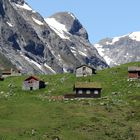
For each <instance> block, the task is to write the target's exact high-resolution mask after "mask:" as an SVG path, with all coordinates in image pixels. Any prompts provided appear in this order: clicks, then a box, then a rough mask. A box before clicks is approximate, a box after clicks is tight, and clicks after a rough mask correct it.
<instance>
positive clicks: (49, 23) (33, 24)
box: [0, 0, 107, 73]
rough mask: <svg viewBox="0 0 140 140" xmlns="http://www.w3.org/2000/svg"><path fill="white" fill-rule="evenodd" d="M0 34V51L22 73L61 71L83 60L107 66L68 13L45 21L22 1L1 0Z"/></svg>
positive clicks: (82, 62) (86, 35) (71, 68)
mask: <svg viewBox="0 0 140 140" xmlns="http://www.w3.org/2000/svg"><path fill="white" fill-rule="evenodd" d="M0 36H1V38H0V53H2V54H3V55H4V56H5V57H6V58H7V59H8V60H9V61H10V62H12V64H14V65H15V66H16V67H17V68H18V69H21V70H22V71H23V72H25V73H62V72H68V71H71V70H73V69H74V68H75V67H76V66H78V65H80V64H85V63H86V64H89V63H90V65H92V66H94V67H96V68H104V67H107V64H106V63H105V61H104V59H103V58H102V57H101V56H100V55H99V54H98V52H97V50H96V49H95V48H94V47H93V46H92V45H91V44H90V42H89V41H88V34H87V32H86V30H85V29H84V28H83V26H82V25H81V24H80V22H79V21H78V19H77V18H76V17H75V16H74V15H73V14H72V13H69V12H62V13H57V14H55V15H53V16H51V17H49V18H47V19H45V20H44V18H43V17H42V16H41V15H40V14H39V13H37V12H35V11H33V10H32V9H31V7H30V6H29V5H28V4H27V3H26V2H25V1H24V0H1V1H0Z"/></svg>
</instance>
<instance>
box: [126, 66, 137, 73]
mask: <svg viewBox="0 0 140 140" xmlns="http://www.w3.org/2000/svg"><path fill="white" fill-rule="evenodd" d="M132 71H135V72H138V71H140V67H135V66H132V67H128V72H132Z"/></svg>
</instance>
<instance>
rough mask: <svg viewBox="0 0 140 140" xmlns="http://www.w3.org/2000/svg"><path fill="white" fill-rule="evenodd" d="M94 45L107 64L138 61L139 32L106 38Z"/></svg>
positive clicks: (139, 51) (139, 55)
mask: <svg viewBox="0 0 140 140" xmlns="http://www.w3.org/2000/svg"><path fill="white" fill-rule="evenodd" d="M94 47H95V48H96V49H97V50H98V52H99V54H100V55H101V56H102V57H103V58H104V59H105V60H106V62H107V64H108V65H109V66H115V65H120V64H124V63H128V62H137V61H140V32H132V33H130V34H127V35H124V36H120V37H114V38H106V39H103V40H101V41H100V42H99V43H97V44H95V45H94Z"/></svg>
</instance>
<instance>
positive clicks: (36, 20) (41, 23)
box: [32, 17, 44, 25]
mask: <svg viewBox="0 0 140 140" xmlns="http://www.w3.org/2000/svg"><path fill="white" fill-rule="evenodd" d="M32 19H33V21H34V22H35V23H37V24H38V25H44V23H43V22H41V21H39V20H38V19H36V18H34V17H32Z"/></svg>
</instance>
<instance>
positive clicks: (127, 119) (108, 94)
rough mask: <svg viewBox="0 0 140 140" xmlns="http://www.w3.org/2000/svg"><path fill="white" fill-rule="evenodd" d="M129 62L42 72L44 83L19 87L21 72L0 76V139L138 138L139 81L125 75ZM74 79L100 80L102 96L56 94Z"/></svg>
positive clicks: (66, 90)
mask: <svg viewBox="0 0 140 140" xmlns="http://www.w3.org/2000/svg"><path fill="white" fill-rule="evenodd" d="M132 65H136V66H137V65H140V63H129V64H125V65H121V66H118V67H114V68H109V69H106V70H102V71H97V74H96V75H95V76H92V77H86V78H76V77H75V76H74V75H72V74H57V75H40V76H38V77H40V78H42V79H44V80H45V81H46V82H47V87H46V89H42V90H38V91H35V92H33V91H29V92H25V91H22V90H21V85H22V81H23V79H25V77H26V76H22V77H9V78H7V79H5V80H4V81H3V82H0V140H19V139H20V140H31V139H33V140H58V139H56V138H58V137H59V139H60V140H139V139H140V102H139V100H140V81H128V79H127V67H128V66H132ZM75 81H97V82H100V83H101V84H102V87H103V91H102V98H101V99H85V100H84V99H77V100H62V101H61V100H57V99H56V98H53V99H52V98H51V99H50V98H49V95H50V96H52V95H53V96H55V95H64V94H66V93H71V92H72V89H73V84H74V82H75Z"/></svg>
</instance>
